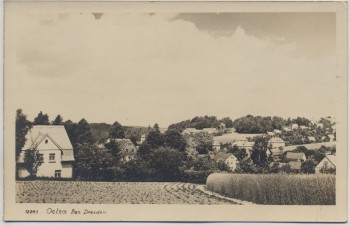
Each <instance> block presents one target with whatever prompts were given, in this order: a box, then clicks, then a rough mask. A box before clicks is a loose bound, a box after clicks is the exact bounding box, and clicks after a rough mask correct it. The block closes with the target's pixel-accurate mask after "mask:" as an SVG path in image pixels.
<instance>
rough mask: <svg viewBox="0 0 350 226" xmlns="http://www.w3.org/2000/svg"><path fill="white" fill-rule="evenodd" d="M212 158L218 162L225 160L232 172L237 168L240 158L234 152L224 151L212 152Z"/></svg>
mask: <svg viewBox="0 0 350 226" xmlns="http://www.w3.org/2000/svg"><path fill="white" fill-rule="evenodd" d="M210 158H212V159H214V160H215V161H216V162H218V161H223V162H224V163H225V164H226V165H227V167H228V168H229V169H230V170H231V171H232V172H233V171H234V170H235V169H236V168H237V164H238V159H237V157H236V156H234V155H233V154H230V153H226V152H223V151H219V152H215V153H214V152H213V153H210Z"/></svg>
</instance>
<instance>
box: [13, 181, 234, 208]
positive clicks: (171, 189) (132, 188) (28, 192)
mask: <svg viewBox="0 0 350 226" xmlns="http://www.w3.org/2000/svg"><path fill="white" fill-rule="evenodd" d="M197 186H199V185H196V184H190V183H160V182H159V183H158V182H132V183H131V182H78V181H17V182H16V202H17V203H91V204H94V203H99V204H203V205H217V204H228V205H230V204H236V203H234V202H232V201H229V200H225V199H222V198H218V197H215V196H213V195H208V194H205V193H203V192H201V191H200V190H198V189H197Z"/></svg>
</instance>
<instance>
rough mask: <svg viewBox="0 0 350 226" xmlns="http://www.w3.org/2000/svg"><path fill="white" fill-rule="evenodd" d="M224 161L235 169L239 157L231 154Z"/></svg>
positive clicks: (232, 169)
mask: <svg viewBox="0 0 350 226" xmlns="http://www.w3.org/2000/svg"><path fill="white" fill-rule="evenodd" d="M224 162H225V163H226V165H227V166H228V168H230V170H231V171H234V170H235V169H236V168H237V164H238V159H237V158H236V156H234V155H230V156H229V157H227V158H226V159H225V161H224Z"/></svg>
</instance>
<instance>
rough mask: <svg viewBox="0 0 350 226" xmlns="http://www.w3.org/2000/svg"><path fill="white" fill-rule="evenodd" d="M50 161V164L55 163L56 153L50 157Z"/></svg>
mask: <svg viewBox="0 0 350 226" xmlns="http://www.w3.org/2000/svg"><path fill="white" fill-rule="evenodd" d="M49 160H50V162H52V161H55V154H54V153H51V154H50V155H49Z"/></svg>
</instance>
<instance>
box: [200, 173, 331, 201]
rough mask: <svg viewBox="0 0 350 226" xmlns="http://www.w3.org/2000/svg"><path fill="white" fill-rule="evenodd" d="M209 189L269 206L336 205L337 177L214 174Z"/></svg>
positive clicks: (209, 181)
mask: <svg viewBox="0 0 350 226" xmlns="http://www.w3.org/2000/svg"><path fill="white" fill-rule="evenodd" d="M207 189H208V190H210V191H213V192H217V193H219V194H222V195H224V196H227V197H231V198H236V199H240V200H244V201H249V202H253V203H256V204H265V205H335V175H316V174H314V175H287V174H269V175H253V174H211V175H210V176H209V177H208V179H207Z"/></svg>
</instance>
